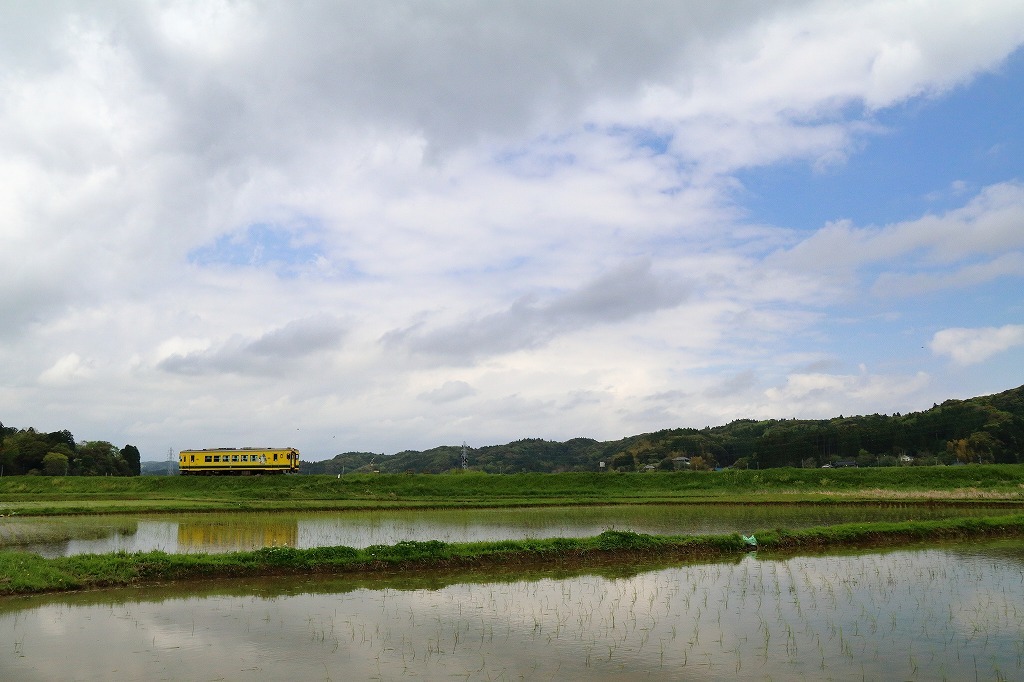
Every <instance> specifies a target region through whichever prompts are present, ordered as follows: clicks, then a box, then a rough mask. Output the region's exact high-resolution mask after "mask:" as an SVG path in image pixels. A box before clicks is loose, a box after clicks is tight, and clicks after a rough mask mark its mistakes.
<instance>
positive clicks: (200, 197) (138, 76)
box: [0, 0, 1024, 459]
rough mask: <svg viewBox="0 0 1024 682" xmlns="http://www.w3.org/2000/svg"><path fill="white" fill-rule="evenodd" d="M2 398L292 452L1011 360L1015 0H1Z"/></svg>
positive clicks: (128, 428) (822, 405)
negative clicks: (88, 0)
mask: <svg viewBox="0 0 1024 682" xmlns="http://www.w3.org/2000/svg"><path fill="white" fill-rule="evenodd" d="M0 88H2V91H3V92H4V93H5V97H4V98H3V101H2V102H0V294H2V296H0V318H2V319H3V320H4V321H5V324H4V325H2V329H0V421H3V423H4V424H5V425H10V426H18V427H28V426H33V427H35V428H38V429H42V430H47V431H49V430H58V429H65V428H66V429H69V430H70V431H71V432H72V433H73V434H74V435H75V436H76V438H78V439H79V440H97V439H102V440H109V441H111V442H114V443H115V444H117V445H119V446H122V445H124V444H128V443H131V444H134V445H136V446H138V447H139V448H140V451H141V452H142V453H143V457H144V458H145V459H162V458H163V457H165V456H166V453H167V451H168V450H175V449H185V448H203V447H220V446H229V445H237V446H247V445H266V446H270V445H274V446H294V447H298V448H299V449H300V450H301V451H302V452H303V454H304V456H305V457H307V458H309V459H323V458H327V457H331V456H333V455H334V454H337V453H338V452H342V451H349V450H361V451H372V452H387V453H391V452H396V451H400V450H405V449H423V448H429V447H433V446H436V445H441V444H460V443H462V442H464V441H465V442H468V443H469V444H470V445H472V446H480V445H488V444H494V443H502V442H508V441H511V440H516V439H520V438H532V437H539V438H547V439H553V440H565V439H568V438H573V437H577V436H587V437H593V438H598V439H614V438H621V437H623V436H627V435H633V434H637V433H644V432H650V431H654V430H658V429H664V428H675V427H688V426H695V427H703V426H705V425H715V424H723V423H726V422H728V421H730V420H732V419H737V418H791V417H802V418H825V417H829V416H834V415H838V414H846V415H849V414H858V413H875V412H879V413H893V412H901V413H906V412H910V411H914V410H920V409H926V408H928V407H930V406H931V405H932V404H933V403H936V402H941V401H943V400H945V399H947V398H966V397H970V396H975V395H983V394H987V393H994V392H998V391H1002V390H1006V389H1009V388H1014V387H1016V386H1019V385H1021V384H1024V372H1022V370H1021V368H1022V367H1024V296H1022V294H1021V291H1022V290H1024V286H1022V284H1024V282H1022V278H1024V169H1022V168H1021V159H1022V158H1024V143H1022V126H1021V124H1020V121H1021V120H1024V105H1022V103H1021V98H1020V96H1019V93H1021V92H1022V91H1024V5H1022V4H1021V3H1019V2H1011V1H1005V0H980V1H978V2H972V3H945V2H923V3H922V2H916V1H914V2H911V1H909V0H907V1H906V2H903V1H899V0H884V1H883V0H878V1H870V0H869V1H866V2H859V3H835V2H827V1H824V0H792V1H791V2H785V3H763V2H755V1H754V0H738V1H737V2H734V3H675V2H661V1H659V0H646V1H642V2H640V3H639V5H637V4H636V3H629V4H626V3H616V2H596V3H588V4H587V7H586V11H583V10H581V9H580V8H579V6H577V5H575V4H572V3H541V4H530V3H522V2H513V1H511V0H510V1H509V2H502V1H498V2H486V3H485V2H465V3H454V4H451V5H449V6H446V8H445V10H444V11H441V10H439V9H438V8H436V7H435V6H434V5H432V4H430V3H417V2H406V1H404V0H389V1H387V2H380V3H347V2H310V3H303V4H301V5H297V4H294V3H275V4H261V3H254V2H246V1H245V0H241V1H235V2H228V1H226V0H225V1H223V2H222V1H218V0H210V1H209V2H204V3H199V4H197V3H192V2H185V1H181V2H179V1H176V0H171V1H170V2H165V3H138V2H128V1H124V2H120V1H116V0H115V1H114V2H109V3H104V4H102V5H84V6H83V5H80V4H78V3H64V4H62V3H51V4H46V5H39V6H36V5H33V6H26V7H25V8H23V9H21V10H19V12H17V13H11V16H10V17H9V21H7V22H4V24H3V25H0Z"/></svg>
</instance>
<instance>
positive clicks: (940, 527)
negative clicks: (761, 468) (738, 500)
mask: <svg viewBox="0 0 1024 682" xmlns="http://www.w3.org/2000/svg"><path fill="white" fill-rule="evenodd" d="M755 535H756V537H757V539H758V551H759V552H768V553H769V554H770V553H772V552H792V551H795V550H803V551H820V550H835V549H838V548H848V547H877V546H892V545H901V546H902V545H907V544H911V543H919V542H928V541H936V540H954V539H955V540H962V539H965V538H995V537H1022V536H1024V515H1019V514H1018V515H1010V516H999V517H990V518H963V519H947V520H942V521H919V522H907V523H865V524H845V525H838V526H830V527H825V528H812V529H806V530H798V531H789V530H785V529H776V530H765V531H760V532H755ZM746 550H747V546H746V543H745V542H744V541H743V539H742V538H741V537H740V536H739V535H707V536H657V535H645V534H640V533H633V532H628V531H613V530H609V531H605V532H604V533H602V534H600V535H598V536H596V537H591V538H551V539H532V540H506V541H495V542H475V543H461V544H450V543H445V542H440V541H436V540H433V541H427V542H411V541H406V542H399V543H398V544H396V545H387V546H385V545H374V546H371V547H367V548H365V549H353V548H351V547H318V548H314V549H293V548H289V547H266V548H263V549H259V550H256V551H253V552H235V553H231V554H167V553H165V552H144V553H135V554H128V553H123V552H120V553H114V554H85V555H76V556H70V557H61V558H56V559H44V558H42V557H40V556H38V555H34V554H26V553H21V552H10V551H3V552H0V594H23V593H33V592H57V591H68V590H80V589H91V588H99V587H115V586H130V585H145V584H155V583H160V582H168V581H195V580H208V579H212V578H223V577H243V576H246V577H260V576H274V575H308V574H312V573H318V574H339V573H351V574H359V575H365V574H367V573H374V572H377V573H379V572H380V571H381V570H389V571H416V570H424V569H429V570H446V569H457V568H466V567H482V566H505V567H510V566H535V565H544V566H579V565H588V564H595V563H602V562H606V561H609V560H613V559H615V560H636V559H639V558H641V557H654V556H656V557H659V558H662V559H664V558H673V559H679V560H682V559H687V558H711V557H722V556H729V555H739V554H741V553H743V552H745V551H746Z"/></svg>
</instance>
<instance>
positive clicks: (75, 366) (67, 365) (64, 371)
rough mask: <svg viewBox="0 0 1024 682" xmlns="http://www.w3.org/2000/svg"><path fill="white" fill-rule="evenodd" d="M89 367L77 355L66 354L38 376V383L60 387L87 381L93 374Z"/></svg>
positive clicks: (88, 363)
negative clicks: (74, 382) (78, 381)
mask: <svg viewBox="0 0 1024 682" xmlns="http://www.w3.org/2000/svg"><path fill="white" fill-rule="evenodd" d="M90 365H91V363H90V362H89V361H88V360H83V359H82V358H81V357H79V355H78V353H68V354H67V355H65V356H63V357H61V358H60V359H59V360H57V362H55V363H53V365H51V366H50V367H49V368H47V369H46V371H44V372H43V373H42V374H40V375H39V381H40V382H42V383H44V384H51V385H61V384H67V383H70V382H72V381H77V380H81V379H87V378H89V376H90V375H91V374H92V373H93V372H92V367H91V366H90Z"/></svg>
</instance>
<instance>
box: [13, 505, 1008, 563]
mask: <svg viewBox="0 0 1024 682" xmlns="http://www.w3.org/2000/svg"><path fill="white" fill-rule="evenodd" d="M1014 511H1016V510H1015V509H1010V508H1007V507H1006V506H998V505H977V506H973V507H959V506H934V505H907V504H877V505H849V504H847V505H840V504H834V505H737V504H710V505H708V504H702V505H693V504H689V505H678V504H675V505H628V506H599V507H543V508H527V509H470V510H429V511H409V510H384V511H380V510H378V511H346V512H331V513H314V512H307V513H295V512H274V513H271V512H246V513H230V514H225V513H212V514H176V515H159V516H153V515H149V516H138V515H136V516H91V517H89V516H86V517H37V518H31V517H30V518H4V519H0V548H3V549H19V550H23V551H30V552H36V553H38V554H41V555H43V556H46V557H56V556H69V555H74V554H83V553H106V552H116V551H126V552H139V551H151V550H162V551H165V552H170V553H185V552H230V551H238V550H251V549H257V548H260V547H273V546H287V547H298V548H310V547H321V546H337V545H345V546H348V547H356V548H363V547H369V546H371V545H393V544H395V543H397V542H401V541H403V540H419V541H426V540H441V541H444V542H477V541H492V540H520V539H527V538H548V537H591V536H595V535H599V534H600V533H602V532H603V531H605V530H609V529H614V530H630V531H634V532H637V533H651V534H658V535H693V534H718V533H736V532H742V533H747V534H749V533H751V532H753V531H756V530H759V529H771V528H806V527H811V526H822V525H831V524H836V523H853V522H870V521H907V520H924V519H940V518H949V517H956V516H993V515H998V514H1006V513H1012V512H1014Z"/></svg>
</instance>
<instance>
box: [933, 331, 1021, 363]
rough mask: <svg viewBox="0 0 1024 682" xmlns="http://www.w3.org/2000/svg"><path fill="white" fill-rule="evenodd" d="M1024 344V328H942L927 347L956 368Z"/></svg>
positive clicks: (978, 361)
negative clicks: (944, 356) (955, 365)
mask: <svg viewBox="0 0 1024 682" xmlns="http://www.w3.org/2000/svg"><path fill="white" fill-rule="evenodd" d="M1021 345H1024V325H1020V324H1008V325H1004V326H1002V327H982V328H978V329H967V328H963V327H959V328H952V329H943V330H941V331H938V332H935V335H934V336H932V340H931V343H930V348H931V349H932V352H933V353H935V354H936V355H948V356H949V357H950V358H951V359H952V360H953V362H955V363H957V364H960V365H974V364H978V363H980V362H984V361H985V360H988V359H989V358H990V357H992V356H994V355H997V354H999V353H1003V352H1005V351H1007V350H1009V349H1011V348H1015V347H1016V346H1021Z"/></svg>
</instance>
